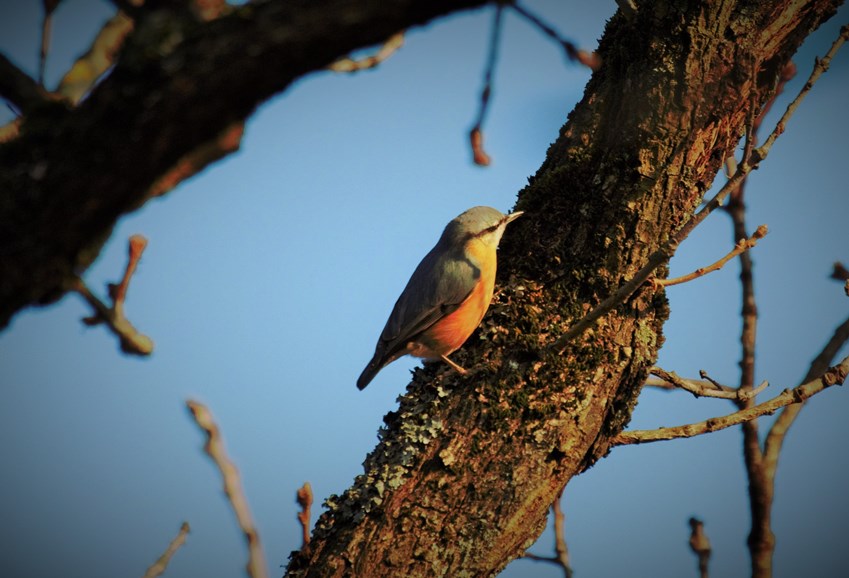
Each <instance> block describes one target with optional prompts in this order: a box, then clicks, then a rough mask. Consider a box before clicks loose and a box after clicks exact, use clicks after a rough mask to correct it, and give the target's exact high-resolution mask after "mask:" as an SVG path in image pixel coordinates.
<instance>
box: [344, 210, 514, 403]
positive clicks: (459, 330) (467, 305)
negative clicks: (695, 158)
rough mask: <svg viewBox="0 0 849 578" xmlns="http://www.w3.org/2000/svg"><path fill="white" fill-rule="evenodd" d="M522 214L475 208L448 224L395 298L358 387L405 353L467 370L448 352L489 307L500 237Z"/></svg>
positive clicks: (461, 343) (460, 369)
mask: <svg viewBox="0 0 849 578" xmlns="http://www.w3.org/2000/svg"><path fill="white" fill-rule="evenodd" d="M521 214H522V211H516V212H515V213H511V214H509V215H504V214H503V213H501V212H500V211H497V210H496V209H493V208H492V207H473V208H471V209H469V210H468V211H466V212H465V213H463V214H462V215H460V216H459V217H457V218H455V219H454V220H452V221H451V222H450V223H448V225H447V226H446V227H445V231H443V232H442V236H441V237H440V238H439V242H438V243H436V246H435V247H434V248H433V249H431V250H430V253H428V254H427V255H425V258H424V259H422V262H421V263H419V266H418V267H416V270H415V271H414V272H413V276H412V277H410V280H409V281H408V282H407V286H406V287H405V288H404V291H403V292H402V293H401V296H400V297H399V298H398V301H397V302H396V303H395V307H394V308H393V309H392V314H391V315H390V316H389V320H388V321H387V322H386V326H385V327H384V328H383V333H381V334H380V339H378V341H377V347H376V348H375V350H374V357H372V359H371V361H369V363H368V365H367V366H366V368H365V369H364V370H363V373H362V374H361V375H360V378H359V379H358V380H357V387H358V388H360V389H363V388H365V386H367V385H368V384H369V382H371V380H372V379H374V376H375V375H377V372H378V371H380V370H381V369H383V368H384V367H385V366H387V365H389V364H390V363H392V362H393V361H395V360H396V359H398V358H399V357H402V356H404V355H413V356H415V357H423V358H425V359H441V360H443V361H444V362H445V363H447V364H448V365H450V366H451V367H453V368H454V369H455V370H457V371H458V372H460V373H465V370H464V369H463V368H462V367H460V366H459V365H457V364H456V363H454V362H453V361H451V360H450V359H448V357H447V356H448V354H450V353H451V352H453V351H456V350H457V349H459V348H460V346H461V345H463V343H464V342H465V341H466V339H468V338H469V336H470V335H471V334H472V332H473V331H474V330H475V328H476V327H477V326H478V325H479V324H480V322H481V319H483V315H484V313H486V310H487V309H488V308H489V303H490V301H491V300H492V292H493V289H494V287H495V267H496V260H497V257H496V249H497V248H498V242H499V241H500V240H501V235H503V234H504V229H505V228H506V227H507V223H509V222H510V221H512V220H513V219H515V218H517V217H518V216H520V215H521Z"/></svg>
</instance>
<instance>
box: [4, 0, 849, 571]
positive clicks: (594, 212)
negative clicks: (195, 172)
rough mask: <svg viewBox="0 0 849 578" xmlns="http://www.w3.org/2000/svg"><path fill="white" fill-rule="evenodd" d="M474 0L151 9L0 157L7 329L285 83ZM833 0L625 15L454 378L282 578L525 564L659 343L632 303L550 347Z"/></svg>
mask: <svg viewBox="0 0 849 578" xmlns="http://www.w3.org/2000/svg"><path fill="white" fill-rule="evenodd" d="M480 3H481V1H480V0H467V1H454V2H448V1H434V0H395V1H393V2H388V1H381V2H355V1H354V0H321V1H319V0H311V1H310V0H291V1H288V2H274V3H258V4H256V5H251V6H247V7H244V8H239V9H237V10H236V11H235V12H234V13H233V14H231V15H229V16H225V17H223V18H220V19H218V20H215V21H212V22H209V23H200V22H197V21H195V20H193V19H192V18H191V17H190V16H189V15H188V14H180V13H179V8H173V6H179V5H181V3H175V2H166V1H162V0H160V1H158V2H157V1H154V0H149V2H148V3H147V4H146V6H147V8H145V9H144V10H143V11H142V14H143V16H142V17H141V19H140V21H139V22H138V23H137V27H136V30H135V32H134V33H133V35H132V37H131V38H130V40H129V42H128V45H127V46H126V47H125V49H124V51H123V53H122V56H121V58H120V60H119V62H118V64H117V66H116V68H115V69H114V71H113V72H112V73H111V74H110V76H109V77H108V78H107V79H106V80H105V81H104V82H103V83H102V84H100V85H99V86H98V87H97V88H96V89H95V90H94V91H93V93H92V95H91V96H90V97H89V98H88V99H87V100H85V101H84V102H83V103H82V104H81V105H80V106H79V107H78V108H73V109H72V108H70V107H69V106H67V105H65V104H62V103H61V102H52V101H45V102H44V103H41V104H37V105H36V106H34V107H29V108H28V110H27V115H26V121H25V123H24V124H23V126H22V127H21V132H20V135H19V136H18V137H17V138H15V139H14V140H13V141H11V142H9V143H6V144H3V145H0V257H2V258H0V326H4V325H5V324H7V323H8V321H9V319H11V317H12V315H14V313H16V312H17V311H19V310H21V309H22V308H24V307H27V306H29V305H32V304H36V303H44V302H49V301H50V300H53V299H55V298H57V297H58V296H60V295H61V294H62V293H63V292H64V291H65V290H66V287H67V283H68V279H69V278H70V277H71V276H72V275H73V274H75V273H78V272H80V271H81V270H83V269H84V268H85V267H87V266H88V264H89V263H90V262H91V261H92V260H93V258H94V257H95V256H96V254H97V252H98V251H99V249H100V246H101V244H102V242H103V240H104V239H106V238H107V237H108V235H109V233H110V231H111V229H112V227H113V226H114V224H115V222H116V220H117V219H118V218H119V217H120V215H122V214H124V213H126V212H128V211H131V210H134V209H135V208H137V207H138V206H140V205H141V204H143V203H144V202H146V201H147V200H148V199H149V197H150V195H151V194H152V193H151V191H160V190H161V187H160V186H159V183H161V179H162V178H163V177H164V176H165V175H167V174H168V173H169V171H170V170H171V169H172V168H173V167H175V166H177V165H178V164H179V163H180V161H181V160H182V159H185V158H186V157H190V156H191V155H193V154H194V153H195V151H197V150H198V149H199V148H202V147H203V146H204V145H206V144H208V143H209V142H211V141H215V139H216V138H218V136H219V135H221V134H223V133H226V132H227V129H228V128H229V127H232V126H233V125H234V124H238V123H240V122H241V121H242V120H244V119H245V118H246V117H247V116H248V115H249V114H250V113H251V112H252V111H253V110H254V109H255V107H256V106H257V105H258V104H259V103H260V102H262V101H263V100H264V99H266V98H268V97H269V96H271V95H272V94H274V93H276V92H279V91H281V90H283V89H284V88H285V87H286V86H288V84H290V83H291V82H292V81H293V80H294V79H296V78H298V77H300V76H302V75H304V74H306V73H308V72H310V71H313V70H317V69H320V68H321V67H323V66H325V65H327V64H328V63H330V62H331V61H332V60H334V59H335V58H337V57H339V56H341V55H343V54H345V53H347V52H349V51H350V50H352V49H355V48H358V47H361V46H364V45H368V44H374V43H377V42H380V41H382V40H384V39H386V38H387V37H389V36H390V35H391V34H392V33H394V32H396V31H398V30H400V29H402V28H407V27H409V26H411V25H414V24H418V23H422V22H425V21H427V20H428V19H430V18H433V17H435V16H437V15H440V14H444V13H447V12H449V11H452V10H456V9H460V8H464V7H468V6H472V5H476V4H480ZM837 4H838V2H837V0H810V1H809V2H794V1H791V0H776V1H774V2H769V3H765V2H758V1H755V0H747V1H743V0H740V1H737V2H734V1H728V2H695V1H693V2H672V1H657V2H641V3H640V6H639V9H638V11H637V13H636V15H633V16H631V17H626V16H624V15H622V14H617V15H616V16H615V17H614V18H613V19H612V20H611V21H610V23H609V25H608V27H607V30H606V32H605V36H604V38H603V41H602V43H601V46H600V49H599V51H600V54H601V57H602V59H603V62H604V64H603V66H602V68H601V69H600V70H599V71H598V72H597V73H595V74H594V76H593V78H592V80H591V81H590V83H589V85H588V86H587V89H586V93H585V96H584V98H583V100H582V101H581V103H580V104H579V105H578V107H577V108H576V109H575V111H574V112H573V113H572V114H571V116H570V119H569V122H568V123H567V124H566V125H565V126H564V128H563V129H562V131H561V134H560V137H559V138H558V140H557V142H556V143H555V144H554V145H552V147H551V148H550V150H549V152H548V155H547V158H546V160H545V162H544V164H543V165H542V167H541V168H540V170H539V172H538V173H537V174H536V176H535V177H533V178H532V179H531V182H530V184H529V185H528V187H526V188H525V189H524V190H523V191H522V192H521V193H520V195H519V201H518V208H520V209H522V210H524V211H526V212H527V215H526V216H525V217H523V218H522V219H520V220H519V221H517V222H516V223H514V224H513V225H511V230H510V231H508V233H507V237H506V238H505V240H504V242H503V243H502V250H501V254H500V272H499V287H500V288H501V292H500V294H499V295H498V298H497V303H495V304H494V305H493V307H492V308H491V309H490V313H489V314H488V316H487V318H486V319H485V320H484V323H483V324H482V327H481V329H480V330H479V332H478V333H477V334H476V336H473V338H472V339H471V340H470V342H469V343H468V344H467V345H466V346H465V347H464V348H463V349H462V350H461V352H458V353H459V354H458V355H456V356H455V357H456V360H457V361H458V362H459V363H461V364H462V365H463V366H464V367H467V368H470V369H473V371H472V373H471V375H469V376H466V377H458V376H456V375H454V374H452V373H451V372H450V371H446V369H445V367H444V366H442V365H438V364H437V365H432V364H429V365H426V366H425V368H424V369H422V370H420V371H418V372H417V373H416V375H415V377H414V380H413V382H412V383H411V384H410V386H409V389H408V393H407V394H406V395H405V396H404V398H403V399H402V401H401V404H400V407H399V409H398V411H396V412H392V413H390V414H389V415H388V416H387V417H386V426H385V427H384V428H383V429H382V430H381V441H380V443H379V445H378V446H377V448H376V449H375V450H374V451H373V452H372V453H371V454H370V455H369V457H368V458H367V460H366V464H365V473H364V474H363V475H362V476H360V477H358V479H357V480H356V481H355V483H354V485H353V486H352V488H350V489H349V490H348V491H346V492H345V493H344V494H343V495H342V496H341V497H334V498H331V500H330V501H331V505H332V507H331V508H330V510H329V511H328V512H327V513H326V514H325V515H324V516H322V517H321V518H320V520H319V522H318V524H317V527H316V530H315V532H314V537H313V540H312V542H311V544H310V546H309V547H308V548H307V549H306V550H305V551H304V552H302V553H301V554H300V555H297V556H296V557H295V558H294V559H293V562H292V564H291V565H290V567H289V569H288V574H289V575H292V576H301V575H303V576H322V577H325V576H343V575H344V576H368V577H375V576H443V575H448V576H490V575H493V574H496V573H497V572H498V571H499V570H500V569H501V568H503V567H504V566H505V565H506V564H507V563H508V562H509V561H510V560H511V559H513V558H514V557H516V556H517V555H518V554H520V553H521V552H522V551H523V550H524V548H525V547H527V546H528V545H529V544H530V543H531V542H533V541H534V540H535V539H536V537H537V536H538V535H539V533H540V532H541V531H542V529H543V527H544V525H545V517H546V512H547V510H548V508H549V506H550V505H551V503H552V501H553V500H554V498H555V496H556V495H557V494H558V492H559V491H560V490H561V489H562V488H563V486H564V485H565V484H566V483H567V482H568V481H569V479H570V478H571V477H572V476H574V475H576V474H578V473H580V472H581V471H583V470H585V469H586V468H587V467H589V466H590V465H592V464H593V463H594V462H595V461H596V460H597V459H598V458H600V457H601V456H603V455H604V454H605V453H606V451H607V449H608V440H609V438H610V436H612V435H615V434H616V433H617V432H619V431H620V430H621V429H622V427H624V425H625V424H626V423H627V421H628V419H629V417H630V413H631V409H632V408H633V405H634V404H635V402H636V397H637V394H638V392H639V388H640V384H641V383H642V382H643V379H644V378H645V375H646V367H648V366H649V365H651V364H653V362H654V360H655V357H656V353H657V349H658V347H659V346H660V344H661V342H662V339H663V338H662V333H661V329H662V323H663V321H664V319H665V317H666V315H667V311H666V304H665V299H664V298H663V296H662V295H659V294H656V293H654V292H652V291H650V290H648V289H644V290H641V291H638V292H637V293H636V294H635V295H633V296H632V298H631V299H629V300H628V302H627V303H624V304H623V305H622V306H620V307H619V308H617V309H616V310H615V311H613V312H611V313H610V314H609V315H607V316H605V317H604V318H603V319H601V320H600V321H599V322H598V323H597V324H596V326H595V327H594V328H593V329H592V330H590V331H588V332H587V333H585V334H584V335H583V336H581V337H580V338H578V339H576V340H575V341H574V342H572V343H571V344H570V345H569V346H568V347H567V349H566V350H565V351H563V352H558V351H552V349H551V347H550V344H551V343H552V342H553V341H554V340H556V339H557V337H558V336H559V335H560V334H562V333H563V332H564V331H565V330H566V329H567V328H568V327H569V325H570V324H571V323H572V322H573V321H574V320H576V319H578V318H580V317H581V315H582V314H583V313H584V312H586V310H587V309H588V308H590V307H592V306H593V305H594V304H596V303H598V302H599V301H601V300H602V299H604V298H605V297H606V296H608V295H609V294H611V293H612V292H613V291H614V290H615V289H616V288H617V287H618V286H619V285H620V284H621V283H622V282H623V281H624V280H627V279H628V278H629V277H630V276H631V275H632V274H633V273H634V272H635V271H636V270H638V269H639V268H640V267H641V266H642V265H643V264H644V263H645V261H646V258H647V256H648V255H649V254H651V253H652V252H653V251H654V250H656V249H657V248H658V247H659V246H660V244H661V243H662V242H663V241H664V240H665V239H667V238H668V237H669V235H670V234H671V233H672V232H673V231H675V230H676V229H677V228H678V227H680V226H681V225H682V223H685V222H686V221H687V220H688V219H689V218H690V216H691V215H692V214H693V211H694V209H695V207H696V206H697V205H698V203H699V202H700V200H701V197H702V195H703V194H704V192H705V191H706V190H707V189H708V187H709V185H710V183H711V182H712V181H713V178H714V176H715V175H716V172H717V170H718V168H719V166H720V164H721V162H722V161H723V159H725V158H726V157H727V156H729V155H730V154H731V153H732V151H733V150H734V147H735V146H736V144H737V143H738V141H739V138H740V135H741V134H742V133H743V125H744V122H745V119H746V118H747V115H748V107H749V105H750V104H751V103H752V102H757V103H763V102H765V101H766V100H767V99H768V98H769V96H770V93H771V91H772V90H774V86H775V77H776V74H777V73H778V71H779V70H781V67H782V65H783V64H784V63H785V62H786V61H787V60H788V59H789V57H790V56H791V54H792V53H793V51H794V50H795V49H796V48H797V47H798V45H799V44H800V43H801V41H802V40H803V39H804V38H805V36H806V35H807V34H808V33H809V32H810V31H811V30H813V29H814V28H815V27H816V26H817V25H818V24H819V22H820V21H821V20H822V19H824V18H825V17H827V16H828V15H830V14H831V13H832V12H833V11H834V9H835V8H836V6H837Z"/></svg>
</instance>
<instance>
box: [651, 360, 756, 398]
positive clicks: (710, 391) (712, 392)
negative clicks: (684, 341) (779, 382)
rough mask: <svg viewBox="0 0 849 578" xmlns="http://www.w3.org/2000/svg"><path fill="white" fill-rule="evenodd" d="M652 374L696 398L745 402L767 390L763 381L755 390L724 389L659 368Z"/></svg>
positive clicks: (652, 371)
mask: <svg viewBox="0 0 849 578" xmlns="http://www.w3.org/2000/svg"><path fill="white" fill-rule="evenodd" d="M649 371H650V372H651V373H652V374H654V375H656V376H658V377H659V378H661V379H663V380H665V381H667V382H668V383H671V384H672V385H674V386H675V387H680V388H681V389H683V390H685V391H689V392H690V393H692V394H693V395H694V396H696V397H715V398H718V399H733V400H746V399H751V398H753V397H754V396H756V395H757V394H759V393H760V392H762V391H763V390H765V389H766V388H767V386H768V385H769V383H767V382H766V381H764V382H763V383H761V384H760V385H759V386H758V387H757V388H756V389H749V390H743V389H736V388H733V387H724V386H721V385H719V384H717V383H716V382H714V381H713V380H711V379H705V381H696V380H692V379H684V378H682V377H679V376H678V375H677V374H676V373H675V372H673V371H666V370H664V369H661V368H660V367H652V368H651V369H650V370H649Z"/></svg>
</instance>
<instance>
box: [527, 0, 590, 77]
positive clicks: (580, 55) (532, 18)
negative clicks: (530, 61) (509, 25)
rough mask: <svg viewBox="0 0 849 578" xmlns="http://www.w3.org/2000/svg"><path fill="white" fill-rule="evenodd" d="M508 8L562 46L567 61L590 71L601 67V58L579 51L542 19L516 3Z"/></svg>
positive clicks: (572, 43)
mask: <svg viewBox="0 0 849 578" xmlns="http://www.w3.org/2000/svg"><path fill="white" fill-rule="evenodd" d="M510 7H511V8H512V9H513V10H515V11H516V13H517V14H519V15H520V16H522V17H523V18H525V19H526V20H527V21H528V22H530V23H531V24H533V25H534V26H536V27H537V28H539V29H540V30H541V31H542V33H543V34H545V35H546V36H548V37H549V38H551V39H552V40H554V41H555V42H557V43H558V44H559V45H560V46H562V47H563V50H564V51H565V52H566V56H567V57H568V58H569V60H572V61H573V62H579V63H581V64H583V65H584V66H586V67H588V68H590V69H592V70H598V69H599V68H600V67H601V58H600V57H599V55H598V54H596V53H595V52H587V51H586V50H581V49H580V48H578V47H577V46H576V45H575V43H574V42H572V41H570V40H566V39H565V38H563V37H562V36H561V35H560V34H558V33H557V31H556V30H555V29H554V28H552V27H551V26H549V25H548V24H546V23H545V22H544V21H543V20H542V18H540V17H539V16H537V15H536V14H533V13H532V12H530V11H529V10H528V9H527V8H525V7H524V6H522V5H521V4H519V3H518V2H512V3H511V4H510Z"/></svg>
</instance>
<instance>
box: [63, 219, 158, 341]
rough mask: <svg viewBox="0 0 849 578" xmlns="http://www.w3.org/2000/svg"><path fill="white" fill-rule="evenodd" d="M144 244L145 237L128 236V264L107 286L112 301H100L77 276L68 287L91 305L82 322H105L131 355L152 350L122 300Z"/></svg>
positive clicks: (145, 241) (92, 323)
mask: <svg viewBox="0 0 849 578" xmlns="http://www.w3.org/2000/svg"><path fill="white" fill-rule="evenodd" d="M146 246H147V239H145V238H144V237H143V236H142V235H133V236H132V237H130V242H129V257H128V259H127V268H126V269H125V270H124V276H123V278H122V279H121V282H120V283H118V284H115V283H109V285H108V286H107V287H108V289H109V296H110V298H111V299H112V305H106V304H105V303H103V301H101V300H100V299H99V298H98V297H97V296H96V295H94V293H92V292H91V290H90V289H89V288H88V286H87V285H86V284H85V282H84V281H83V280H82V279H80V278H79V277H76V278H75V279H73V281H72V282H71V287H70V289H71V290H73V291H76V292H77V293H79V294H80V295H81V296H82V297H83V298H84V299H85V300H86V301H88V303H89V305H91V307H92V308H93V309H94V315H92V316H90V317H85V318H83V323H85V324H86V325H89V326H94V325H99V324H101V323H105V324H106V326H107V327H109V329H111V330H112V333H114V334H115V335H117V336H118V339H119V340H120V343H121V350H122V351H123V352H125V353H131V354H134V355H150V354H151V353H152V352H153V340H151V339H150V337H148V336H147V335H144V334H142V333H139V332H138V330H136V328H135V327H133V324H132V323H130V322H129V320H127V318H126V316H125V315H124V301H125V300H126V298H127V289H128V288H129V286H130V279H131V278H132V276H133V273H134V272H135V270H136V266H137V265H138V262H139V259H141V256H142V253H143V252H144V249H145V247H146Z"/></svg>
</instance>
